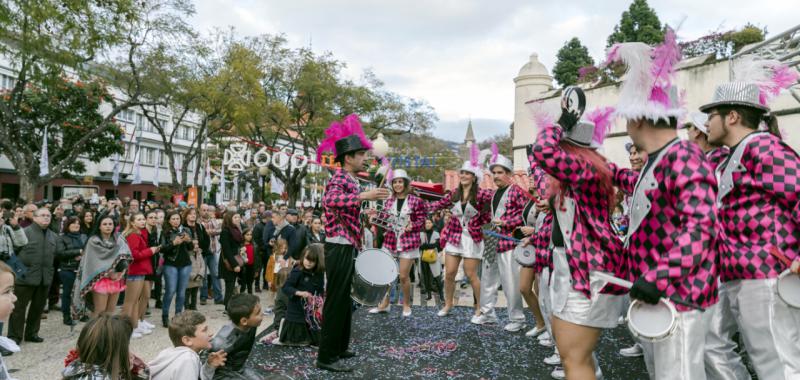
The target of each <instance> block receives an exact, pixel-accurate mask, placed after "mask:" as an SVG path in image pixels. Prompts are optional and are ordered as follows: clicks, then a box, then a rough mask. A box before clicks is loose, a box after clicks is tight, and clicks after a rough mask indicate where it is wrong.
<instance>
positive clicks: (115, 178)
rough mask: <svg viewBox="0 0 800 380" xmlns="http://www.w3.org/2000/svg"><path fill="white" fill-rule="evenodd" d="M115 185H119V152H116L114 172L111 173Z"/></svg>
mask: <svg viewBox="0 0 800 380" xmlns="http://www.w3.org/2000/svg"><path fill="white" fill-rule="evenodd" d="M111 182H112V183H113V184H114V187H116V186H119V153H114V174H112V175H111Z"/></svg>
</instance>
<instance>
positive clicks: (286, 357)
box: [248, 306, 647, 380]
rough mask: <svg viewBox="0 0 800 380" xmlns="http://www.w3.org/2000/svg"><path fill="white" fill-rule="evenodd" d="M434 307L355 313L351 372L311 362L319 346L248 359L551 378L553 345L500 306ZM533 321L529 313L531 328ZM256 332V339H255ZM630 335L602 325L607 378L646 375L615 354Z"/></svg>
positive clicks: (284, 370)
mask: <svg viewBox="0 0 800 380" xmlns="http://www.w3.org/2000/svg"><path fill="white" fill-rule="evenodd" d="M436 312H437V309H436V308H434V307H423V306H415V307H414V308H413V314H412V316H411V317H408V318H404V317H402V316H401V315H400V311H399V310H398V311H397V312H392V313H389V314H377V315H376V314H369V313H367V310H366V309H364V308H361V309H358V310H356V311H355V312H354V314H353V333H352V336H353V339H352V340H351V344H350V350H351V351H354V352H356V353H357V354H358V356H357V357H355V358H352V359H347V360H345V361H344V363H345V364H347V365H348V366H352V367H354V368H355V371H354V372H352V373H350V374H338V373H329V372H327V371H321V370H318V369H316V368H315V367H314V360H315V359H316V356H317V350H316V348H312V347H287V346H276V345H270V344H258V345H256V347H255V348H254V349H253V353H252V354H251V355H250V360H249V361H248V365H250V366H251V367H253V368H254V369H256V370H257V371H259V372H261V373H262V374H263V375H264V377H265V378H267V377H274V376H275V375H283V376H285V378H290V379H400V378H403V379H405V378H411V379H470V380H473V379H549V378H550V371H551V370H552V367H551V366H549V365H546V364H544V362H543V361H542V360H544V358H545V357H548V356H550V355H551V354H552V353H553V349H552V348H545V347H542V346H539V345H538V344H537V340H536V339H535V338H529V337H526V336H525V331H526V330H522V331H519V332H516V333H510V332H507V331H504V330H503V326H504V325H505V323H507V322H508V321H507V319H506V315H505V309H498V310H497V314H498V317H499V319H500V322H499V323H498V324H491V325H484V326H477V325H473V324H471V323H469V319H470V317H471V316H472V308H471V307H470V308H467V307H456V308H454V309H453V311H451V313H450V315H449V316H447V317H444V318H442V317H437V316H436ZM531 327H533V319H532V317H531V316H530V315H528V328H531ZM260 338H261V337H260ZM631 344H632V340H631V338H630V335H629V333H628V331H627V328H626V327H625V326H620V327H617V328H616V329H613V330H605V331H604V332H603V334H602V336H601V338H600V343H599V345H598V348H597V355H598V358H599V361H600V366H601V367H602V369H603V374H604V378H605V379H606V380H613V379H646V378H647V372H646V370H645V367H644V362H643V361H642V360H641V358H623V357H621V356H619V355H618V354H617V352H618V351H619V349H620V348H623V347H628V346H630V345H631Z"/></svg>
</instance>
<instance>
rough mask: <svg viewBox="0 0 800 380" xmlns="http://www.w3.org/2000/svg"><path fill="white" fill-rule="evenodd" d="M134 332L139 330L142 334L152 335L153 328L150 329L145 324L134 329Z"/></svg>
mask: <svg viewBox="0 0 800 380" xmlns="http://www.w3.org/2000/svg"><path fill="white" fill-rule="evenodd" d="M133 331H134V332H138V333H139V334H140V335H150V334H152V333H153V330H150V329H148V328H146V327H144V326H139V327H137V328H136V329H134V330H133Z"/></svg>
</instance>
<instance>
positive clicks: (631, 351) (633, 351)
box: [619, 343, 644, 358]
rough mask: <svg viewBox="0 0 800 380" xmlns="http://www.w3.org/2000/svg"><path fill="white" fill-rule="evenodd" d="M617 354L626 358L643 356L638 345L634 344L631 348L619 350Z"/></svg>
mask: <svg viewBox="0 0 800 380" xmlns="http://www.w3.org/2000/svg"><path fill="white" fill-rule="evenodd" d="M619 354H620V355H621V356H624V357H626V358H637V357H639V356H642V355H644V351H642V346H641V345H639V343H635V344H634V345H633V346H630V347H628V348H623V349H621V350H619Z"/></svg>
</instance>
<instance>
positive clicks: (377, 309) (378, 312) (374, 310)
mask: <svg viewBox="0 0 800 380" xmlns="http://www.w3.org/2000/svg"><path fill="white" fill-rule="evenodd" d="M391 309H392V305H389V306H386V308H385V309H381V308H379V307H373V308H372V309H369V313H370V314H382V313H388V312H389V310H391Z"/></svg>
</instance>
